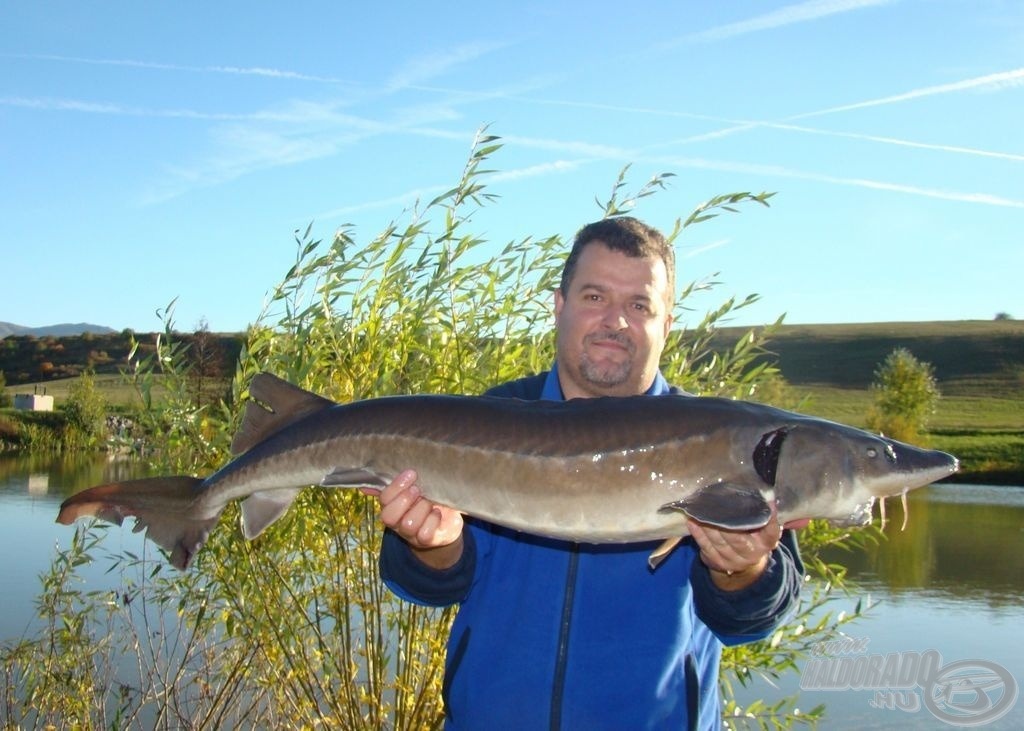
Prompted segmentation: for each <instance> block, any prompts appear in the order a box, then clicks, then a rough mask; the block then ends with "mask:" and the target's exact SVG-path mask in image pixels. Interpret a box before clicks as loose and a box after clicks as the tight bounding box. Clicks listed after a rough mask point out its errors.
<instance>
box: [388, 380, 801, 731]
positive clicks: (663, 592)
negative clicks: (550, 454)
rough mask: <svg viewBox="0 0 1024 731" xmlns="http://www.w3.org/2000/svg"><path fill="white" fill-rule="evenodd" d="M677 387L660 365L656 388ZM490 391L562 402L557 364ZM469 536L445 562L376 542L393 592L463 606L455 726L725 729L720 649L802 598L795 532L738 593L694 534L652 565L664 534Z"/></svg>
mask: <svg viewBox="0 0 1024 731" xmlns="http://www.w3.org/2000/svg"><path fill="white" fill-rule="evenodd" d="M670 390H671V389H670V388H669V386H668V384H667V383H666V382H665V380H664V379H663V378H662V377H661V376H660V374H659V376H658V377H657V379H656V380H655V383H654V384H653V386H652V387H651V389H650V390H649V391H648V394H649V395H652V396H659V395H663V394H666V393H669V392H670ZM489 394H490V395H496V396H511V397H517V398H529V399H537V398H541V399H550V400H561V399H562V393H561V389H560V387H559V384H558V376H557V366H556V367H555V369H552V371H550V372H549V373H547V374H541V375H540V376H534V377H532V378H530V379H522V380H520V381H514V382H512V383H509V384H505V385H504V386H499V387H497V388H495V389H492V390H491V391H490V392H489ZM552 488H553V489H556V488H557V486H552ZM464 540H465V550H464V552H463V555H462V558H461V560H460V561H459V563H458V564H456V565H455V566H453V567H452V568H450V569H447V570H445V571H436V570H433V569H430V568H428V567H427V566H425V565H424V564H422V563H421V562H420V561H418V560H417V559H416V558H415V556H413V554H412V553H411V551H410V550H409V548H408V546H407V545H406V544H405V543H404V542H403V541H402V540H401V538H399V537H398V536H397V535H396V534H394V533H391V532H388V533H386V534H385V538H384V546H383V549H382V552H381V574H382V576H383V577H384V581H385V582H386V584H387V585H388V587H389V588H390V589H391V590H392V591H394V592H395V593H396V594H397V595H398V596H400V597H403V598H404V599H407V600H409V601H412V602H416V603H421V604H427V605H432V606H447V605H451V604H459V605H460V606H459V610H458V613H457V615H456V617H455V621H454V624H453V626H452V632H451V636H450V637H449V641H448V650H447V658H446V666H445V680H444V691H443V692H444V701H445V710H446V726H445V727H446V729H449V730H450V731H462V730H466V729H486V730H487V731H499V730H500V729H516V731H531V730H532V729H566V730H567V731H574V730H575V729H587V730H588V731H592V730H595V731H596V730H598V729H625V730H628V731H634V730H637V731H638V730H640V729H719V728H720V727H721V700H720V697H719V691H718V668H719V659H720V656H721V648H722V645H723V644H725V645H732V644H740V643H743V642H749V641H753V640H757V639H761V638H763V637H766V636H767V635H768V634H769V633H770V632H771V631H772V630H773V629H774V628H775V627H776V626H777V625H778V623H779V622H780V621H781V620H782V619H783V618H784V616H785V615H786V614H788V613H789V612H790V610H792V609H793V608H794V607H795V605H796V602H797V601H798V597H799V592H800V585H801V582H802V576H803V565H802V564H801V562H800V557H799V552H798V550H797V547H796V539H795V537H794V536H793V534H792V531H788V530H787V531H784V533H783V540H782V542H781V543H780V545H779V547H778V548H777V549H776V550H775V551H774V552H773V554H772V556H771V557H770V559H769V565H768V568H767V570H766V571H765V573H764V574H763V575H762V576H761V577H760V578H759V579H758V580H757V581H756V582H755V583H754V584H753V585H752V586H750V587H748V588H746V589H743V590H741V591H738V592H723V591H721V590H720V589H718V588H717V587H716V586H715V585H714V584H713V583H712V581H711V577H710V574H709V572H708V570H707V568H705V566H704V565H703V564H702V563H701V562H700V560H699V559H698V550H697V548H696V546H695V544H694V543H693V542H692V540H690V539H689V538H687V539H685V540H684V541H683V542H682V543H681V544H680V546H679V547H678V548H676V550H675V551H673V552H672V553H671V554H670V555H669V557H668V558H667V559H666V560H665V561H664V562H663V563H662V564H661V565H660V566H659V567H658V569H657V570H656V571H651V570H650V569H649V568H648V566H647V557H648V555H649V554H650V552H651V551H652V550H653V548H654V547H655V546H656V545H657V543H656V542H655V543H639V544H627V545H596V546H595V545H586V544H575V543H568V542H563V541H556V540H550V539H546V538H539V537H536V536H531V535H529V534H525V533H521V532H517V531H513V530H509V529H506V528H502V527H500V526H495V525H492V524H489V523H485V522H483V521H477V520H473V519H470V518H467V519H466V530H465V533H464Z"/></svg>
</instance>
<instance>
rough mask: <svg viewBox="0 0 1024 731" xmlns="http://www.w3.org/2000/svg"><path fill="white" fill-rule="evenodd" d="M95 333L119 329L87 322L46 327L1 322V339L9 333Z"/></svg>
mask: <svg viewBox="0 0 1024 731" xmlns="http://www.w3.org/2000/svg"><path fill="white" fill-rule="evenodd" d="M87 332H88V333H95V334H97V335H109V334H110V333H115V332H117V330H114V329H113V328H109V327H104V326H102V325H90V324H89V323H87V322H76V323H70V322H66V323H62V324H60V325H47V326H46V327H24V326H22V325H15V324H14V323H13V322H0V339H3V338H6V337H7V336H8V335H42V336H46V335H50V336H53V337H58V338H61V337H67V336H68V335H81V334H82V333H87Z"/></svg>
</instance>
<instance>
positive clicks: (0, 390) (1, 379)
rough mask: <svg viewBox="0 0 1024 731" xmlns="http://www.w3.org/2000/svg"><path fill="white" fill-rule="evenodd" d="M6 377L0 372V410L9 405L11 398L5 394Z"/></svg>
mask: <svg viewBox="0 0 1024 731" xmlns="http://www.w3.org/2000/svg"><path fill="white" fill-rule="evenodd" d="M6 389H7V376H5V375H4V372H3V371H0V409H6V408H8V407H9V406H10V405H11V396H10V394H8V393H7V390H6Z"/></svg>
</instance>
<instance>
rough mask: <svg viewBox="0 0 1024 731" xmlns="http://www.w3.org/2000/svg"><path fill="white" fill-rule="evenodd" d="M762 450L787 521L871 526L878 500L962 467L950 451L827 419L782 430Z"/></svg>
mask: <svg viewBox="0 0 1024 731" xmlns="http://www.w3.org/2000/svg"><path fill="white" fill-rule="evenodd" d="M758 449H759V450H760V451H761V455H762V456H761V463H762V464H767V465H769V466H770V465H771V461H772V459H774V470H773V471H769V474H770V476H771V477H773V478H774V483H773V484H774V486H775V496H776V499H777V501H778V508H779V515H780V516H781V517H782V518H783V519H784V520H790V519H794V518H825V519H827V520H829V521H831V522H832V523H833V524H836V525H848V526H850V525H866V524H867V523H869V522H871V517H872V507H873V506H874V503H875V501H876V500H878V499H883V500H884V499H885V498H887V497H891V496H894V495H905V494H906V493H907V492H909V491H910V490H913V489H916V488H918V487H923V486H925V485H928V484H931V483H932V482H935V481H936V480H940V479H942V478H944V477H948V476H949V475H951V474H953V473H954V472H956V471H957V469H958V468H959V465H958V462H957V459H956V457H953V456H952V455H950V454H947V453H945V452H940V451H938V450H934V449H923V448H921V447H915V446H913V445H911V444H905V443H903V442H898V441H896V440H894V439H888V438H886V437H884V436H880V435H877V434H872V433H870V432H866V431H863V430H861V429H855V428H853V427H849V426H844V425H841V424H835V423H832V422H828V421H823V420H808V421H806V422H800V423H796V424H793V425H790V426H785V427H782V428H780V429H778V430H776V431H775V432H772V433H771V434H768V435H765V437H764V438H762V442H761V444H760V445H759V447H758ZM757 454H758V453H757V452H755V461H757ZM763 469H767V468H763ZM762 477H764V474H762Z"/></svg>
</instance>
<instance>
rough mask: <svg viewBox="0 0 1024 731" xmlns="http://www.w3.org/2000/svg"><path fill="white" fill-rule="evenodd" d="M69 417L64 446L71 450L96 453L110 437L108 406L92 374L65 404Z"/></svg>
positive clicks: (80, 381)
mask: <svg viewBox="0 0 1024 731" xmlns="http://www.w3.org/2000/svg"><path fill="white" fill-rule="evenodd" d="M64 414H65V416H66V417H67V426H66V428H65V435H64V442H65V445H66V446H67V447H68V448H70V449H76V448H77V449H94V448H96V447H97V446H99V445H101V444H102V443H103V441H104V439H105V437H106V417H107V402H106V399H104V398H103V394H101V393H100V392H99V391H98V390H96V382H95V379H94V377H93V373H92V371H86V372H85V373H83V374H82V375H80V376H79V377H78V380H77V381H76V382H75V383H74V384H72V386H71V389H70V390H69V392H68V399H67V401H66V402H65V403H64Z"/></svg>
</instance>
